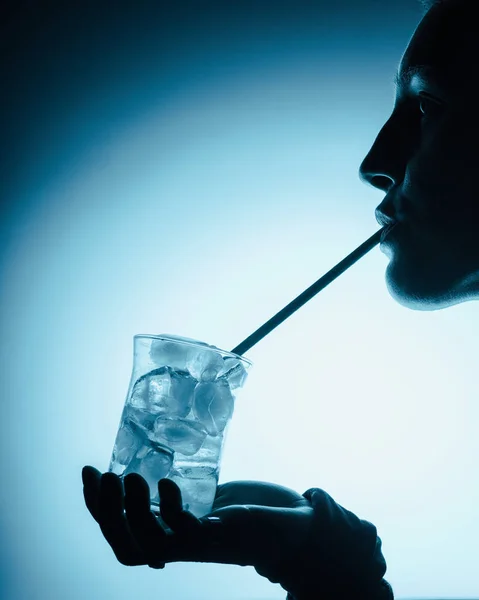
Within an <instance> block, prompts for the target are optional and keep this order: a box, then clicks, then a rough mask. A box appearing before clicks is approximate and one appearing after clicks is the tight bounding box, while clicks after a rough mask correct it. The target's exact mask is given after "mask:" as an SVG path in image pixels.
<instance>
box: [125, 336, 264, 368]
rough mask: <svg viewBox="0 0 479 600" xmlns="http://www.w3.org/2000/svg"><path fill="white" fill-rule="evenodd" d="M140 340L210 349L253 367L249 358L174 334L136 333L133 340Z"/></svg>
mask: <svg viewBox="0 0 479 600" xmlns="http://www.w3.org/2000/svg"><path fill="white" fill-rule="evenodd" d="M140 338H147V339H150V340H166V341H168V342H173V343H175V344H183V345H184V346H195V347H198V348H210V349H211V350H215V351H217V352H219V353H220V354H221V355H222V356H230V357H232V358H237V359H238V360H241V361H242V362H244V363H246V364H248V365H249V366H250V367H252V366H253V362H252V361H251V360H249V358H245V357H244V356H241V354H235V353H234V352H231V351H230V350H222V349H221V348H218V347H217V346H212V345H210V344H207V343H206V342H201V341H199V340H197V341H195V340H191V341H190V340H189V339H188V338H182V337H181V336H175V335H174V334H171V333H137V334H135V335H134V336H133V339H134V340H136V339H140Z"/></svg>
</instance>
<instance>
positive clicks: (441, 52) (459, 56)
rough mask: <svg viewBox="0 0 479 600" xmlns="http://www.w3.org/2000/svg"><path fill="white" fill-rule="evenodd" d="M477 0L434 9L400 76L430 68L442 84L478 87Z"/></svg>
mask: <svg viewBox="0 0 479 600" xmlns="http://www.w3.org/2000/svg"><path fill="white" fill-rule="evenodd" d="M473 5H474V2H473V0H446V1H445V2H444V4H440V5H438V6H434V7H433V8H432V9H431V10H430V11H429V12H428V13H427V14H426V15H425V16H424V18H423V19H422V21H421V22H420V23H419V25H418V26H417V28H416V30H415V32H414V34H413V36H412V38H411V40H410V42H409V44H408V46H407V48H406V50H405V52H404V54H403V56H402V59H401V63H400V65H399V75H405V74H406V73H407V72H409V73H410V72H411V71H413V72H414V68H415V67H417V66H423V67H426V71H429V72H431V73H434V74H435V75H436V76H437V78H438V79H440V80H441V82H443V83H445V84H448V85H449V86H453V87H454V89H460V88H462V87H475V85H474V84H475V82H476V77H473V78H472V81H471V74H472V75H475V71H476V70H477V61H478V59H479V35H478V32H477V25H476V20H475V12H474V10H473Z"/></svg>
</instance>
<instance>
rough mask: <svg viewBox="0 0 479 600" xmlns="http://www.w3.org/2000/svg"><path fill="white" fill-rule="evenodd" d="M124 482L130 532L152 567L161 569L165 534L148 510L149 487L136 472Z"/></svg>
mask: <svg viewBox="0 0 479 600" xmlns="http://www.w3.org/2000/svg"><path fill="white" fill-rule="evenodd" d="M124 484H125V511H126V519H127V521H128V525H129V529H130V531H131V534H132V535H133V537H134V538H135V541H136V543H137V544H138V546H139V547H140V548H141V549H142V550H143V552H144V554H145V561H146V562H147V564H148V566H150V567H152V568H159V569H162V568H164V566H165V562H164V561H163V560H162V559H164V558H165V553H166V546H167V534H166V532H165V531H164V530H163V528H162V527H161V525H160V523H159V522H158V520H157V518H156V517H155V515H154V514H153V513H152V512H151V510H150V488H149V486H148V483H147V482H146V481H145V480H144V479H143V477H141V475H137V474H136V473H131V474H129V475H127V476H126V477H125V479H124Z"/></svg>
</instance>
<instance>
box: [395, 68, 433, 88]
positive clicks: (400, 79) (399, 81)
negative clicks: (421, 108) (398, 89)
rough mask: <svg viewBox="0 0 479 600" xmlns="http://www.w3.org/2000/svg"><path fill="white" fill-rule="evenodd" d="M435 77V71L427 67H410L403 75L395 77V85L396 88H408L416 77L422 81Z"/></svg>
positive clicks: (397, 74)
mask: <svg viewBox="0 0 479 600" xmlns="http://www.w3.org/2000/svg"><path fill="white" fill-rule="evenodd" d="M431 75H433V69H432V68H431V67H428V66H427V65H414V66H411V67H408V68H407V69H406V70H405V71H403V72H402V73H401V74H399V73H398V72H397V73H396V74H395V75H394V79H393V83H394V85H395V86H400V85H401V86H407V85H409V84H410V83H411V79H412V78H413V77H414V76H417V77H420V78H421V79H429V78H430V77H431Z"/></svg>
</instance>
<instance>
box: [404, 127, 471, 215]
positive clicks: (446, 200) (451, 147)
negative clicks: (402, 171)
mask: <svg viewBox="0 0 479 600" xmlns="http://www.w3.org/2000/svg"><path fill="white" fill-rule="evenodd" d="M476 139H477V138H476V137H475V136H474V134H473V133H471V131H470V130H468V129H467V127H466V126H465V124H463V123H461V122H459V121H458V120H456V121H455V125H454V126H453V125H452V124H451V123H449V124H448V123H444V124H443V125H442V126H441V127H437V128H435V129H433V128H432V127H430V129H429V130H428V129H427V127H425V128H424V131H423V136H422V141H421V145H420V147H419V149H418V150H417V152H416V153H415V154H414V156H413V157H412V158H411V160H410V161H409V163H408V167H407V170H406V176H405V181H404V195H405V196H406V197H407V198H410V199H411V202H412V207H411V208H412V209H413V211H414V212H417V214H418V216H422V217H424V218H428V220H429V219H431V218H433V220H436V219H437V220H438V222H441V223H444V222H445V221H446V220H450V221H462V220H464V219H468V220H469V219H474V220H476V219H477V218H478V217H479V186H478V181H477V179H478V176H479V169H478V165H479V145H478V144H477V143H476V141H475V140H476ZM451 224H452V223H451Z"/></svg>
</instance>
